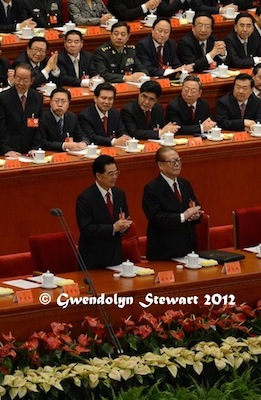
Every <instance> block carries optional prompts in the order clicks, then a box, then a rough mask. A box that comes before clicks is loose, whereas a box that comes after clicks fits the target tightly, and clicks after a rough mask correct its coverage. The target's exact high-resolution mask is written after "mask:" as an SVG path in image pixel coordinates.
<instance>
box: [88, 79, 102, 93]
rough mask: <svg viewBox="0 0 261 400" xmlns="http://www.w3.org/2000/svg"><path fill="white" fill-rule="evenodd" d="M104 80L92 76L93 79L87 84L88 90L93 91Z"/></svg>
mask: <svg viewBox="0 0 261 400" xmlns="http://www.w3.org/2000/svg"><path fill="white" fill-rule="evenodd" d="M103 82H104V80H103V78H101V77H100V76H94V77H93V78H91V79H90V82H89V88H90V89H91V90H92V91H94V90H95V89H96V87H97V86H98V85H99V84H100V83H103Z"/></svg>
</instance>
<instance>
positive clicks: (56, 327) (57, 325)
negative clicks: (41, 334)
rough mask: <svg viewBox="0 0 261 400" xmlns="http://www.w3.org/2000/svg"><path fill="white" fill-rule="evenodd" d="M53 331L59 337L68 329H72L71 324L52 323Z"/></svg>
mask: <svg viewBox="0 0 261 400" xmlns="http://www.w3.org/2000/svg"><path fill="white" fill-rule="evenodd" d="M51 328H52V331H53V333H54V334H55V335H59V334H60V333H61V332H63V331H64V330H65V329H66V328H72V325H71V324H66V323H60V322H52V323H51Z"/></svg>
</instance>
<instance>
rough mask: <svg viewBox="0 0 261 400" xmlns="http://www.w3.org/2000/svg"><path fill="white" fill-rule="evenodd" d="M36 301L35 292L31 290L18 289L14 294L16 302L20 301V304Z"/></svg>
mask: <svg viewBox="0 0 261 400" xmlns="http://www.w3.org/2000/svg"><path fill="white" fill-rule="evenodd" d="M33 301H34V299H33V293H32V291H31V290H28V289H27V290H18V291H17V292H16V293H15V296H14V302H16V303H19V304H27V303H32V302H33Z"/></svg>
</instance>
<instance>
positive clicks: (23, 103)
mask: <svg viewBox="0 0 261 400" xmlns="http://www.w3.org/2000/svg"><path fill="white" fill-rule="evenodd" d="M20 100H21V104H22V109H23V110H25V104H26V96H25V95H24V94H23V95H22V96H21V98H20Z"/></svg>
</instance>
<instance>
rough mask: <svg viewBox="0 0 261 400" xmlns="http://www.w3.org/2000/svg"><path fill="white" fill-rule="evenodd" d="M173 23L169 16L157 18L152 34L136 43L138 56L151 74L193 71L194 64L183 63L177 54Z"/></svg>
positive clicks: (161, 74) (160, 74)
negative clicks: (172, 28)
mask: <svg viewBox="0 0 261 400" xmlns="http://www.w3.org/2000/svg"><path fill="white" fill-rule="evenodd" d="M170 33H171V24H170V21H169V19H168V18H164V17H160V18H158V19H156V21H155V22H154V24H153V26H152V31H151V35H148V36H146V37H145V38H143V39H142V40H140V41H139V42H138V43H137V45H136V50H137V56H138V58H139V60H140V61H141V62H142V64H143V65H145V66H146V68H147V69H148V71H149V75H150V76H163V75H167V74H169V73H173V72H177V71H181V70H182V69H184V70H186V71H188V72H191V71H192V70H193V65H191V64H190V65H183V66H182V65H181V62H180V60H179V59H178V56H177V47H176V43H175V41H174V40H173V39H170Z"/></svg>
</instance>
